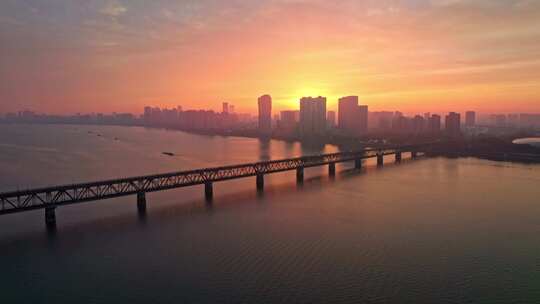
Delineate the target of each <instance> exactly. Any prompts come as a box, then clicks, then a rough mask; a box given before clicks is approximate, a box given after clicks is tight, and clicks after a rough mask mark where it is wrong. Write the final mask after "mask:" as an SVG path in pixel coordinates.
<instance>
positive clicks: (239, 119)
mask: <svg viewBox="0 0 540 304" xmlns="http://www.w3.org/2000/svg"><path fill="white" fill-rule="evenodd" d="M142 121H143V124H144V125H145V126H150V127H152V126H154V127H169V128H178V129H183V130H196V131H212V130H230V129H233V128H236V127H238V126H239V125H241V124H249V123H251V122H252V117H251V115H249V114H237V113H235V112H234V105H232V104H230V103H228V102H224V103H223V104H222V112H215V111H212V110H185V111H184V110H183V109H182V107H181V106H178V107H176V108H172V109H167V108H164V109H161V108H159V107H148V106H147V107H145V108H144V113H143V115H142Z"/></svg>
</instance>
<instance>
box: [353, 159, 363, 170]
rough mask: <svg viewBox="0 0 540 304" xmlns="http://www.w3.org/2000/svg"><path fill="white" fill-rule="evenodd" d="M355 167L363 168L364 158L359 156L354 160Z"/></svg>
mask: <svg viewBox="0 0 540 304" xmlns="http://www.w3.org/2000/svg"><path fill="white" fill-rule="evenodd" d="M354 168H355V169H362V159H361V158H357V159H355V160H354Z"/></svg>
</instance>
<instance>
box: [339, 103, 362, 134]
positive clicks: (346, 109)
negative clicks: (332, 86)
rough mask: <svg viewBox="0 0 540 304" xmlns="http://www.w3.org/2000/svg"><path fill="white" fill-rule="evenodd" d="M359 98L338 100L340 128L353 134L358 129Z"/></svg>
mask: <svg viewBox="0 0 540 304" xmlns="http://www.w3.org/2000/svg"><path fill="white" fill-rule="evenodd" d="M357 109H358V96H346V97H341V98H340V99H339V100H338V127H339V128H340V129H342V130H345V131H348V132H352V131H353V130H354V129H355V128H356V117H355V116H356V112H357Z"/></svg>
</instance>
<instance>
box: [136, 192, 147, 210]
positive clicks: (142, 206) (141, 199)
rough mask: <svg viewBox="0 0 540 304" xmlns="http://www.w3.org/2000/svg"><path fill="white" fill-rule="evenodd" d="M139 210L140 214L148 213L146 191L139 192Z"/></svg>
mask: <svg viewBox="0 0 540 304" xmlns="http://www.w3.org/2000/svg"><path fill="white" fill-rule="evenodd" d="M137 211H138V212H139V213H140V214H144V213H146V193H145V192H138V193H137Z"/></svg>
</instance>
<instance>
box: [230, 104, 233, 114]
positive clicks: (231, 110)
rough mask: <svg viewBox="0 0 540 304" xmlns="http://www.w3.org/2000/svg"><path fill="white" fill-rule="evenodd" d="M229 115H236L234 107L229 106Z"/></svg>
mask: <svg viewBox="0 0 540 304" xmlns="http://www.w3.org/2000/svg"><path fill="white" fill-rule="evenodd" d="M229 113H231V114H234V105H232V104H230V105H229Z"/></svg>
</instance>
